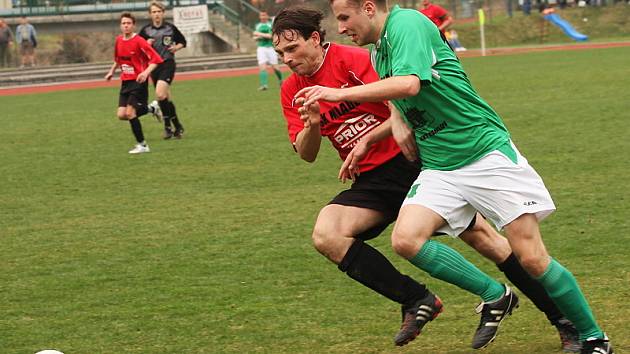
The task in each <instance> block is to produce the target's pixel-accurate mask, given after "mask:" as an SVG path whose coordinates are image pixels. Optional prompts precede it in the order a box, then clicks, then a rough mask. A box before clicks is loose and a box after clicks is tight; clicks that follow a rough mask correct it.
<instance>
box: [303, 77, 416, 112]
mask: <svg viewBox="0 0 630 354" xmlns="http://www.w3.org/2000/svg"><path fill="white" fill-rule="evenodd" d="M420 86H421V85H420V79H419V78H418V77H417V76H415V75H404V76H394V77H390V78H387V79H384V80H380V81H376V82H373V83H370V84H367V85H361V86H353V87H349V88H343V89H337V88H330V87H324V86H310V87H306V88H303V89H302V90H300V91H298V93H296V94H295V97H296V98H299V97H303V98H304V99H305V101H304V105H305V106H310V105H312V104H313V103H315V102H317V101H319V100H323V101H329V102H340V101H351V102H379V101H388V100H395V99H401V98H406V97H411V96H415V95H417V94H418V92H420Z"/></svg>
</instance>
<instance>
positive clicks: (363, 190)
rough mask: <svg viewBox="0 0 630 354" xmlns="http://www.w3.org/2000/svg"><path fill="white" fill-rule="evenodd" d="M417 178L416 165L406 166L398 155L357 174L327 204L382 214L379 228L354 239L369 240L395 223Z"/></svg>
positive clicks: (405, 162)
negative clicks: (369, 210) (356, 176)
mask: <svg viewBox="0 0 630 354" xmlns="http://www.w3.org/2000/svg"><path fill="white" fill-rule="evenodd" d="M418 174H420V165H419V164H418V163H417V162H409V161H408V160H407V159H406V158H405V157H404V156H403V154H398V155H396V156H395V157H394V158H393V159H391V160H389V161H387V162H385V163H384V164H382V165H380V166H379V167H377V168H375V169H373V170H371V171H368V172H363V173H361V175H360V176H359V177H358V178H357V179H356V181H355V182H354V183H352V186H351V187H350V189H347V190H345V191H342V192H341V193H339V194H337V196H336V197H334V198H333V200H331V201H330V203H328V204H339V205H345V206H354V207H359V208H365V209H372V210H376V211H380V212H381V213H383V214H384V216H385V220H384V221H383V223H382V224H380V225H377V226H375V227H373V228H371V229H369V230H367V231H365V232H363V233H362V234H360V235H357V237H358V238H360V239H363V240H369V239H372V238H374V237H376V236H378V235H379V234H380V233H381V232H383V230H385V229H386V228H387V226H389V224H391V223H392V222H394V221H396V218H397V217H398V210H399V209H400V206H401V205H402V202H403V201H404V200H405V197H406V196H407V193H408V192H409V188H411V185H412V184H413V182H414V181H415V180H416V178H417V177H418Z"/></svg>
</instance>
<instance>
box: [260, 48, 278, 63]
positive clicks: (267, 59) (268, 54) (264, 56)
mask: <svg viewBox="0 0 630 354" xmlns="http://www.w3.org/2000/svg"><path fill="white" fill-rule="evenodd" d="M256 58H258V65H262V64H271V65H277V64H278V54H276V51H275V50H274V49H273V47H258V49H256Z"/></svg>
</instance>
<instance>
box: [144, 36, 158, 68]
mask: <svg viewBox="0 0 630 354" xmlns="http://www.w3.org/2000/svg"><path fill="white" fill-rule="evenodd" d="M138 43H139V46H140V50H142V53H144V55H145V56H146V57H147V59H148V61H149V64H161V63H163V62H164V60H162V57H161V56H160V55H159V54H158V52H156V51H155V49H153V47H152V46H151V45H150V44H149V42H147V40H146V39H144V38H142V37H141V36H138Z"/></svg>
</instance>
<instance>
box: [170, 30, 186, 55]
mask: <svg viewBox="0 0 630 354" xmlns="http://www.w3.org/2000/svg"><path fill="white" fill-rule="evenodd" d="M173 39H174V41H175V43H177V45H181V47H179V49H182V48H186V45H187V44H188V43H187V42H186V37H184V35H183V34H182V32H180V30H179V29H178V28H177V27H175V25H173ZM179 49H178V50H179Z"/></svg>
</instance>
